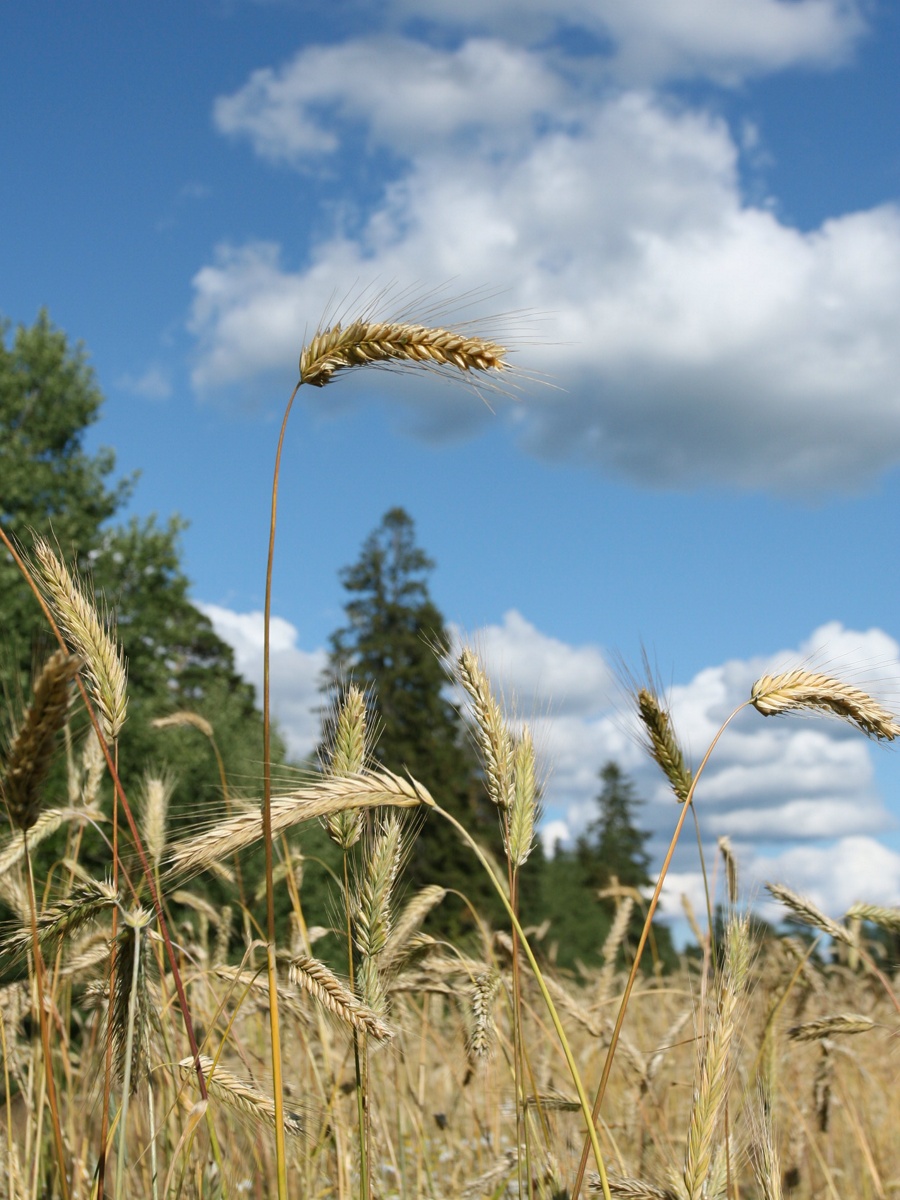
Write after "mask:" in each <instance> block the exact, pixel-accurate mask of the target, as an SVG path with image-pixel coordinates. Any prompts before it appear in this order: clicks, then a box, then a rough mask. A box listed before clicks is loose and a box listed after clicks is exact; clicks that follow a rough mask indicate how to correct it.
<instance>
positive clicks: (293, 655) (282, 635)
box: [197, 604, 328, 759]
mask: <svg viewBox="0 0 900 1200" xmlns="http://www.w3.org/2000/svg"><path fill="white" fill-rule="evenodd" d="M197 607H198V608H199V609H200V610H201V611H202V612H204V613H205V614H206V615H207V617H209V619H210V621H212V623H213V628H214V629H215V631H216V633H217V634H218V635H219V637H220V638H222V640H223V641H225V642H227V643H228V645H229V646H231V648H232V649H233V650H234V653H235V661H236V664H237V669H238V671H240V673H241V674H242V675H243V676H244V678H245V679H247V680H248V681H249V682H250V683H252V684H253V685H254V687H256V689H257V693H258V694H261V693H262V662H263V614H262V613H261V612H249V613H238V612H234V611H232V610H231V609H228V608H223V607H222V606H221V605H218V604H198V606H197ZM270 648H271V673H270V680H269V683H270V688H271V698H272V712H273V713H274V715H275V719H276V720H277V722H278V728H279V731H280V732H281V734H282V736H283V737H284V739H285V741H286V743H287V748H288V752H289V753H290V754H291V755H292V756H293V757H295V758H298V759H300V758H305V757H306V756H307V755H308V754H310V753H311V752H312V751H313V750H314V749H315V746H316V743H317V741H318V734H319V718H318V715H317V714H316V712H315V709H316V708H317V707H318V705H319V704H321V702H322V697H321V695H320V693H319V690H318V688H319V680H320V678H321V676H322V672H323V671H324V670H325V667H326V664H327V661H328V655H327V652H326V651H325V650H324V649H316V650H311V651H310V650H303V649H301V648H300V647H299V646H298V645H297V629H296V627H295V626H294V625H292V624H291V623H290V621H285V620H284V618H282V617H273V618H272V621H271V624H270Z"/></svg>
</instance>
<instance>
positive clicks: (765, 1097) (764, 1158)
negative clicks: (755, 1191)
mask: <svg viewBox="0 0 900 1200" xmlns="http://www.w3.org/2000/svg"><path fill="white" fill-rule="evenodd" d="M750 1127H751V1137H750V1142H749V1147H748V1149H749V1152H750V1162H751V1163H752V1165H753V1174H754V1175H755V1176H756V1182H757V1184H758V1185H759V1189H760V1195H761V1197H762V1200H783V1197H784V1191H783V1187H782V1174H781V1159H780V1156H779V1154H778V1145H777V1143H776V1140H775V1131H774V1129H773V1127H772V1102H771V1097H770V1096H769V1094H768V1092H767V1090H766V1088H765V1086H764V1085H760V1088H759V1094H758V1106H757V1108H756V1109H755V1110H754V1111H753V1112H752V1114H751V1118H750Z"/></svg>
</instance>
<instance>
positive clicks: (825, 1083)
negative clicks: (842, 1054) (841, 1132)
mask: <svg viewBox="0 0 900 1200" xmlns="http://www.w3.org/2000/svg"><path fill="white" fill-rule="evenodd" d="M819 1050H820V1052H821V1053H820V1055H819V1063H818V1066H817V1067H816V1073H815V1076H814V1077H813V1103H814V1105H815V1109H816V1123H817V1125H818V1127H819V1132H820V1133H827V1132H828V1123H829V1121H830V1119H831V1084H832V1081H833V1080H834V1059H833V1058H832V1055H831V1051H832V1044H831V1042H829V1041H828V1039H827V1038H823V1039H822V1041H820V1042H819Z"/></svg>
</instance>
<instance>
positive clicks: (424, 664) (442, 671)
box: [324, 508, 499, 924]
mask: <svg viewBox="0 0 900 1200" xmlns="http://www.w3.org/2000/svg"><path fill="white" fill-rule="evenodd" d="M433 567H434V563H433V562H432V560H431V559H430V558H429V557H428V555H427V554H426V553H425V552H424V551H423V550H422V549H421V548H420V547H419V546H418V545H417V544H416V539H415V526H414V523H413V520H412V518H411V517H410V516H409V514H408V513H406V512H405V511H404V510H403V509H402V508H393V509H391V510H390V511H389V512H387V513H386V514H385V515H384V517H383V518H382V521H381V523H380V525H379V526H378V528H377V529H376V530H374V532H373V533H372V534H370V536H369V537H368V538H367V539H366V542H365V544H364V545H363V548H362V553H361V554H360V557H359V559H358V560H357V561H356V562H355V563H354V564H353V565H352V566H349V567H346V568H345V569H344V570H343V571H342V573H341V581H342V583H343V585H344V589H345V590H346V592H347V602H346V604H345V608H344V611H345V612H346V614H347V624H346V625H345V626H344V627H343V628H341V629H339V630H337V632H336V633H334V634H333V635H332V638H331V656H330V662H329V668H328V674H327V678H326V680H325V685H324V688H325V690H326V692H328V693H330V694H331V695H332V696H333V695H334V694H335V693H336V691H337V690H338V689H339V688H340V686H341V684H342V683H344V684H346V683H349V682H350V681H351V680H352V681H353V682H354V683H356V684H357V685H358V686H360V687H362V688H364V689H366V690H367V692H368V694H369V697H370V708H371V711H370V718H369V720H370V727H372V728H375V729H376V730H378V738H377V741H376V743H375V746H374V755H375V757H376V759H377V760H378V761H380V762H382V763H384V765H385V766H386V767H388V768H389V769H390V770H392V771H396V772H399V773H402V772H404V771H408V772H409V774H410V775H412V776H413V778H414V779H416V780H418V781H419V782H420V783H423V784H424V785H425V787H427V788H428V789H429V791H430V792H431V793H432V794H433V795H434V797H435V799H436V800H437V801H438V803H439V804H441V805H442V807H444V808H446V809H448V810H449V811H450V812H452V813H453V815H454V816H456V817H457V818H458V819H459V820H461V821H463V822H464V823H465V824H466V826H467V827H468V828H469V830H470V832H473V833H474V834H475V836H476V837H479V838H480V839H481V840H482V841H487V842H489V843H493V845H494V846H496V845H498V844H499V843H498V826H497V820H496V816H495V814H494V813H493V812H492V811H489V806H488V804H487V802H486V801H485V799H484V789H483V784H482V782H481V780H480V777H479V767H478V762H477V759H476V756H475V753H474V750H473V747H472V741H471V738H470V737H469V736H468V734H467V730H466V726H465V724H464V723H463V721H462V719H461V718H460V716H459V714H458V712H457V711H456V709H455V708H454V706H453V704H452V703H451V701H450V699H449V698H448V695H447V689H448V677H447V672H446V668H445V665H444V661H443V660H444V659H445V657H446V655H447V653H448V652H449V649H450V642H449V636H448V633H447V628H446V625H445V623H444V618H443V616H442V614H441V612H440V611H439V609H438V608H437V606H436V605H435V603H434V601H433V600H432V599H431V595H430V593H429V589H428V576H429V574H430V572H431V571H432V569H433ZM407 876H408V882H409V883H410V884H411V885H412V886H414V887H420V886H424V885H425V884H426V883H440V884H442V885H444V886H446V887H453V888H459V889H460V890H461V891H463V892H466V893H467V894H468V895H469V897H470V898H471V899H473V900H474V901H475V902H476V903H480V904H482V905H484V904H486V905H487V908H488V909H489V911H490V913H491V914H492V915H493V913H494V901H493V897H492V895H491V891H490V885H489V884H488V883H486V881H484V880H483V878H482V877H481V869H480V868H479V867H478V864H477V863H476V862H475V860H474V858H473V857H472V856H471V854H470V853H469V852H468V851H467V850H466V849H465V847H463V846H462V845H461V844H460V842H459V840H458V838H457V837H456V835H455V834H454V833H453V832H452V830H451V829H450V827H449V826H448V825H447V824H446V823H445V822H442V821H440V820H439V819H436V818H434V817H427V818H426V820H425V824H424V827H423V828H422V830H421V832H420V834H419V836H418V837H417V838H416V840H415V842H414V845H413V849H412V854H411V858H410V862H409V864H408V869H407ZM461 917H462V910H459V911H458V912H457V918H461ZM439 920H440V918H439V917H438V921H439ZM457 923H458V921H457V920H454V922H452V924H457Z"/></svg>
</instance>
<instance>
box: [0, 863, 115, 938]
mask: <svg viewBox="0 0 900 1200" xmlns="http://www.w3.org/2000/svg"><path fill="white" fill-rule="evenodd" d="M118 903H119V894H118V892H117V891H116V889H115V888H114V887H113V886H112V884H111V883H104V882H101V881H100V880H99V879H95V880H92V881H91V882H90V883H88V884H85V885H83V886H82V887H80V888H77V889H76V890H75V891H74V892H73V893H72V895H71V896H69V897H67V898H66V899H65V900H60V901H59V903H58V904H55V905H54V906H53V907H52V908H48V909H46V910H45V911H44V912H42V913H40V914H39V915H38V918H37V931H38V940H39V941H40V943H41V945H42V946H45V945H46V946H52V947H54V948H55V947H56V945H57V944H58V943H59V941H60V939H61V938H63V937H71V936H73V934H75V933H76V932H77V931H78V930H79V929H82V928H83V927H84V926H85V925H87V924H88V923H89V922H90V921H93V920H96V918H97V917H98V916H99V915H100V913H102V912H105V911H106V910H107V909H110V908H112V907H113V906H114V905H116V904H118ZM4 945H5V947H6V948H7V949H9V950H11V951H13V952H16V951H18V950H24V949H26V948H27V947H28V946H30V945H31V930H30V929H21V930H18V931H17V932H16V933H14V934H12V935H11V936H10V937H8V938H7V939H6V941H5V942H4Z"/></svg>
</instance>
